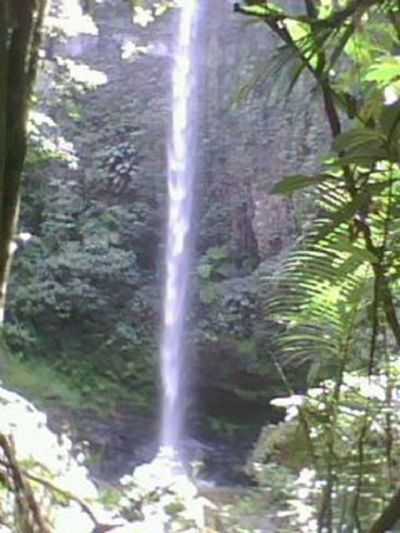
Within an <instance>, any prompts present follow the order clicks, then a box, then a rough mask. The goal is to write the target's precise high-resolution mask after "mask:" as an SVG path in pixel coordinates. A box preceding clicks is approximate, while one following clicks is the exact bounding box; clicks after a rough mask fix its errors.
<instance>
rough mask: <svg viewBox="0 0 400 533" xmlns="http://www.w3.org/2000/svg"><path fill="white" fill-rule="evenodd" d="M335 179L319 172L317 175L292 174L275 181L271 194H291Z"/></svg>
mask: <svg viewBox="0 0 400 533" xmlns="http://www.w3.org/2000/svg"><path fill="white" fill-rule="evenodd" d="M331 179H335V177H334V176H332V175H331V174H320V175H318V176H303V175H301V174H297V175H294V176H286V177H285V178H283V179H282V180H281V181H280V182H279V183H276V184H275V185H274V186H273V187H272V189H271V194H284V195H291V194H293V193H294V192H296V191H299V190H301V189H305V188H306V187H311V186H312V185H318V184H319V183H322V182H323V181H327V180H331Z"/></svg>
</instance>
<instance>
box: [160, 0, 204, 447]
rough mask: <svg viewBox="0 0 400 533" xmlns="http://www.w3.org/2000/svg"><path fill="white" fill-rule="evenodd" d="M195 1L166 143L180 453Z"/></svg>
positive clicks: (170, 363) (179, 45) (167, 373)
mask: <svg viewBox="0 0 400 533" xmlns="http://www.w3.org/2000/svg"><path fill="white" fill-rule="evenodd" d="M198 19H199V6H198V1H197V0H180V13H179V28H178V31H177V35H176V43H175V48H174V63H173V68H172V118H171V129H170V134H169V147H168V198H169V207H168V209H169V213H168V227H167V252H166V283H165V295H164V324H163V337H162V345H161V377H162V386H163V398H162V420H161V447H162V448H164V449H165V448H167V449H170V450H171V451H174V452H175V453H178V452H179V447H180V439H181V436H182V424H183V419H184V415H185V405H184V403H185V399H184V398H183V369H184V325H185V319H186V313H187V292H188V279H189V261H190V257H189V256H190V225H191V224H190V223H191V216H192V189H193V178H194V172H195V170H194V167H195V155H194V154H195V149H194V145H195V128H196V125H195V115H196V104H195V100H196V98H195V92H196V78H197V53H196V42H197V39H196V30H197V23H198Z"/></svg>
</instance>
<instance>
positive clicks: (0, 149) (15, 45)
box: [0, 0, 48, 323]
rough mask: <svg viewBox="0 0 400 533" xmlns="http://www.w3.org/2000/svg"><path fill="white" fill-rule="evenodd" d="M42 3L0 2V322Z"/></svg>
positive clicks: (26, 0)
mask: <svg viewBox="0 0 400 533" xmlns="http://www.w3.org/2000/svg"><path fill="white" fill-rule="evenodd" d="M47 4H48V0H0V323H1V322H2V321H3V319H4V308H5V300H6V293H7V283H8V278H9V274H10V268H11V262H12V256H13V251H14V247H15V245H14V238H15V232H16V228H17V223H18V214H19V204H20V196H21V174H22V169H23V164H24V160H25V156H26V148H27V120H28V111H29V107H30V102H31V98H32V91H33V86H34V82H35V79H36V73H37V66H38V60H39V50H40V44H41V40H42V33H43V22H44V18H45V14H46V9H47Z"/></svg>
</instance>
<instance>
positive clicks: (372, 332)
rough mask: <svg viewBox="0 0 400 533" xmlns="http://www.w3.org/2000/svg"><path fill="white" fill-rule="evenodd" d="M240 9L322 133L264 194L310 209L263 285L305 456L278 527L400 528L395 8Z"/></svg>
mask: <svg viewBox="0 0 400 533" xmlns="http://www.w3.org/2000/svg"><path fill="white" fill-rule="evenodd" d="M248 4H249V5H248V6H246V5H244V6H239V5H238V6H237V9H238V11H241V12H243V13H245V14H247V15H252V16H255V17H259V18H260V19H261V20H263V21H264V22H265V23H266V25H267V26H268V27H269V29H270V30H272V31H273V32H274V33H275V34H276V35H277V36H278V37H279V38H280V40H281V43H282V45H281V47H280V49H279V50H278V51H277V53H276V55H275V57H274V58H273V60H272V61H271V65H272V66H271V69H272V70H274V72H276V73H277V72H279V73H280V75H279V77H278V82H279V83H281V84H282V83H283V84H285V83H286V84H287V85H286V88H287V92H288V93H290V91H291V90H292V88H293V86H294V85H295V84H296V82H297V81H298V79H299V78H300V77H301V76H302V75H307V76H309V77H311V79H312V80H313V83H314V90H315V93H316V94H319V95H320V96H321V99H322V105H323V109H324V113H325V119H326V121H327V124H328V126H329V128H330V131H331V134H332V138H333V142H332V149H331V152H330V153H329V154H327V156H326V158H325V160H324V161H323V162H322V168H321V171H320V173H319V174H317V175H314V176H303V175H296V176H289V177H287V178H285V179H284V180H283V181H281V182H280V183H278V184H277V185H276V186H275V188H274V190H273V192H274V193H278V194H288V195H293V194H299V193H300V191H302V190H303V189H305V188H307V187H309V188H312V191H313V193H312V194H314V200H313V202H312V203H313V206H314V210H315V212H316V216H315V217H314V219H313V221H312V223H311V225H310V228H309V230H308V231H307V232H306V233H305V235H304V236H303V237H302V239H301V242H300V243H299V244H298V246H297V248H296V250H295V251H294V252H293V253H291V254H290V255H289V257H288V258H287V259H286V260H285V261H284V262H283V264H282V265H281V267H280V268H279V269H278V271H277V272H276V274H275V275H274V276H273V277H272V280H271V278H269V279H265V280H264V281H265V283H268V286H269V287H272V295H271V296H270V298H269V302H268V304H267V306H266V311H267V313H268V314H269V316H272V317H274V318H275V320H276V321H277V322H278V323H280V324H282V325H283V326H284V331H283V333H282V335H281V337H280V340H279V345H280V350H281V354H282V355H281V356H280V357H279V358H276V360H275V365H276V367H277V369H278V371H279V372H280V374H281V377H282V379H283V381H284V382H285V384H286V386H287V390H288V393H289V394H292V396H290V397H289V399H288V400H286V402H285V401H283V400H280V401H279V400H277V401H275V402H274V403H275V404H277V405H281V406H286V407H287V408H288V415H289V418H291V419H293V418H295V419H296V420H297V422H296V426H297V431H301V432H302V443H303V446H302V447H304V448H305V449H306V451H307V457H306V458H303V461H302V464H299V465H297V473H298V475H299V477H298V480H297V481H296V483H295V485H294V489H293V491H292V498H289V500H288V505H289V507H290V508H291V510H292V514H290V513H289V515H288V516H289V517H290V527H289V529H288V530H291V531H293V528H296V530H302V531H320V532H322V531H329V532H330V531H344V530H346V531H365V530H369V531H371V532H374V533H376V532H378V531H386V530H388V529H390V528H391V527H393V526H394V524H395V523H396V522H397V520H398V519H399V507H398V499H399V492H396V490H397V491H398V483H399V479H398V476H397V475H396V455H397V452H396V450H397V448H398V446H399V427H400V426H399V420H398V393H397V390H398V386H399V383H398V352H399V348H400V322H399V320H398V316H397V315H398V306H397V304H398V299H399V291H398V288H399V276H398V264H397V263H398V231H399V223H400V220H399V213H398V207H397V206H398V204H399V194H400V188H399V180H400V167H399V161H400V85H399V78H400V61H399V58H398V55H397V52H396V51H397V50H398V43H399V27H400V25H399V17H400V12H399V5H398V3H397V2H393V1H382V2H373V1H369V2H357V1H353V2H341V3H340V4H341V5H340V6H338V5H337V4H336V3H334V2H329V1H328V2H321V3H318V2H313V1H309V2H307V1H306V2H305V3H304V5H305V12H304V14H302V15H299V14H291V13H287V12H285V11H284V10H283V9H281V8H280V7H279V6H277V5H273V4H270V3H268V5H267V4H266V3H263V2H251V3H250V2H248ZM250 4H251V5H250ZM272 70H270V71H269V72H271V71H272ZM255 83H260V79H259V78H258V79H257V80H255ZM281 86H282V85H281ZM283 86H284V85H283ZM293 365H306V366H307V367H308V384H309V387H310V388H309V389H308V392H307V393H306V394H305V395H302V396H296V395H294V394H293V388H292V386H291V384H290V382H289V380H288V379H287V376H286V372H285V369H286V368H288V367H293ZM292 423H293V422H292ZM292 438H293V437H292ZM267 441H268V438H267ZM289 441H290V436H289ZM265 451H266V454H267V455H268V446H267V448H266V450H265ZM283 455H284V454H283ZM280 459H281V462H282V463H283V466H284V467H285V468H286V467H287V466H289V467H291V468H292V471H293V467H294V465H287V461H288V458H285V457H281V458H280ZM285 465H286V466H285ZM301 466H302V467H303V468H300V467H301ZM266 468H267V469H268V468H270V466H268V464H267V465H266ZM277 468H282V467H277ZM304 468H306V470H305V469H304ZM294 471H296V468H294ZM396 487H397V488H396ZM379 512H381V515H380V517H379ZM377 517H378V518H377ZM374 520H375V521H374ZM371 524H372V525H371ZM290 528H292V529H290ZM297 528H298V529H297Z"/></svg>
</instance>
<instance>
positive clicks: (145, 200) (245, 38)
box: [11, 0, 324, 390]
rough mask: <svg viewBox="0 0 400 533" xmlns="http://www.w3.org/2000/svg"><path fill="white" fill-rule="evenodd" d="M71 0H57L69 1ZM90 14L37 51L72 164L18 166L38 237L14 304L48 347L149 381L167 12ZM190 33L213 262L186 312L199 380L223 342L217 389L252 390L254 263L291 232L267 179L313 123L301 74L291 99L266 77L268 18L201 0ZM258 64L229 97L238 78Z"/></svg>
mask: <svg viewBox="0 0 400 533" xmlns="http://www.w3.org/2000/svg"><path fill="white" fill-rule="evenodd" d="M77 2H78V0H68V2H66V3H65V6H69V8H70V9H71V6H72V7H73V6H75V7H76V8H78V3H77ZM75 4H76V5H75ZM286 4H287V5H292V6H293V7H295V6H296V4H297V2H296V1H294V0H293V1H291V2H287V3H286ZM60 5H61V4H60ZM60 9H61V8H60ZM92 15H93V20H94V23H95V25H96V27H97V30H98V31H97V33H95V34H78V35H75V36H73V37H68V38H67V39H66V40H65V42H64V43H60V42H59V41H58V40H54V42H53V43H51V46H50V47H49V50H48V60H47V61H46V64H47V72H48V73H50V74H48V75H45V76H43V78H42V82H41V91H42V92H43V93H44V95H45V100H46V104H45V111H46V112H47V113H48V114H49V115H50V116H51V117H52V118H53V119H54V120H55V122H56V123H57V126H56V128H55V130H54V131H53V130H52V133H51V135H53V136H57V135H58V136H60V135H62V136H63V138H64V139H65V140H66V141H67V142H69V143H72V144H71V149H70V152H71V153H70V155H71V154H72V159H73V163H74V164H70V163H71V161H69V162H68V164H67V163H65V162H61V163H60V162H50V163H47V165H46V167H45V168H44V169H43V167H40V168H39V170H38V168H37V167H35V166H33V168H32V169H31V170H29V175H28V176H27V187H26V188H27V193H26V200H25V206H26V207H25V214H24V229H26V230H28V231H31V232H32V233H33V234H34V235H35V236H36V237H37V240H35V241H34V244H33V245H32V246H36V248H32V250H31V252H29V247H27V248H28V249H27V251H26V253H27V254H28V256H26V255H25V256H24V252H21V254H20V261H18V258H17V263H16V273H15V276H14V285H13V290H12V291H11V297H12V309H13V313H14V314H15V315H16V316H17V318H18V319H21V320H23V321H24V322H25V323H30V324H31V325H32V327H33V328H34V329H35V331H36V333H37V332H38V331H39V332H40V335H42V336H44V337H47V338H48V339H49V338H51V339H52V340H51V343H50V345H51V348H52V350H53V352H54V353H59V352H63V353H64V355H66V356H68V351H69V350H73V351H74V352H75V353H76V354H78V357H80V354H82V353H93V355H91V356H89V358H90V357H92V363H93V364H94V365H95V366H97V365H100V366H101V365H103V366H104V367H107V371H109V370H110V369H109V367H110V364H111V367H112V368H111V370H112V372H114V376H113V377H115V378H116V379H119V380H120V379H122V380H125V379H127V380H128V381H129V379H130V378H132V379H133V380H136V381H138V382H139V384H140V383H141V384H142V385H143V383H144V382H145V383H148V381H149V379H150V381H151V380H153V381H154V377H152V378H149V377H148V368H149V367H151V364H152V363H151V361H152V360H153V353H154V351H157V333H155V332H157V329H158V323H159V309H160V290H159V288H160V284H159V280H160V274H161V272H162V267H161V266H160V265H162V261H161V258H162V253H163V237H164V230H163V221H164V219H165V168H166V131H167V126H168V118H169V91H170V88H169V72H170V62H171V54H170V50H171V42H172V38H173V34H174V31H175V30H174V28H175V26H174V24H175V15H174V13H173V12H168V13H167V14H165V15H163V16H160V17H157V18H156V19H155V21H154V22H152V23H150V24H149V25H148V26H146V27H144V28H143V27H140V26H139V25H137V24H136V25H133V24H132V13H131V8H130V5H129V3H127V2H122V1H121V0H104V1H102V2H99V3H95V4H94V5H93V6H92ZM76 20H77V19H76ZM63 24H64V26H68V25H72V26H73V25H74V21H73V20H72V19H68V17H66V19H65V22H64V23H63ZM199 38H200V39H202V41H203V44H204V46H203V61H202V64H203V68H202V76H201V84H200V85H201V86H200V89H199V94H200V114H201V120H200V123H201V128H200V132H199V139H200V142H199V172H198V182H197V197H198V211H197V215H196V221H197V222H196V224H197V226H198V239H197V249H198V258H199V262H200V263H201V261H203V260H204V262H205V264H206V266H207V268H208V271H210V272H211V274H210V275H209V274H207V276H209V277H208V278H207V279H206V280H205V284H206V286H205V289H206V290H205V291H203V298H201V297H200V300H201V303H200V305H197V307H196V304H195V306H194V307H195V312H196V323H197V325H199V324H201V323H202V322H207V320H208V323H206V326H205V330H206V335H203V337H202V338H203V341H202V342H200V343H199V349H198V357H197V366H198V368H197V370H198V376H200V377H199V378H198V379H199V380H200V381H201V379H202V378H201V376H203V377H204V379H209V378H210V375H211V374H212V372H210V368H211V367H213V368H214V366H213V365H214V362H215V359H214V362H213V358H214V357H218V355H217V353H219V354H222V353H223V354H225V355H224V357H226V358H227V359H229V358H231V359H230V360H229V361H226V362H224V363H223V364H219V365H218V368H220V370H218V372H216V373H215V372H214V385H213V386H216V387H218V382H219V383H220V384H222V385H221V387H222V388H224V387H225V388H232V389H234V388H235V387H239V388H242V386H243V387H244V388H245V389H246V388H247V389H249V390H251V389H252V388H253V387H254V385H255V383H257V387H258V388H262V387H264V386H265V383H266V382H267V381H268V378H266V379H261V380H260V377H259V368H258V367H257V364H255V363H254V353H253V352H257V353H258V355H259V356H260V357H263V358H264V359H265V351H266V347H265V336H263V335H264V333H263V334H262V335H258V333H257V331H261V330H262V329H263V328H264V327H265V323H264V321H263V320H264V319H263V317H262V310H261V308H262V305H261V304H260V302H259V301H257V298H258V295H257V287H255V284H256V281H255V278H254V279H253V278H252V274H253V272H254V271H255V269H256V268H257V266H258V265H259V264H260V263H268V262H269V261H270V260H271V259H272V258H273V257H274V256H276V255H278V254H279V253H280V252H281V251H282V250H285V249H287V247H288V246H289V245H290V243H291V242H292V241H293V238H294V236H295V235H296V231H297V228H296V216H295V212H294V208H293V206H292V204H291V202H290V201H287V200H283V199H281V198H277V197H275V196H271V195H270V193H269V191H270V189H271V186H272V185H273V183H275V182H276V181H277V180H279V178H280V177H281V176H284V175H287V174H291V173H300V172H307V171H311V170H312V168H314V167H315V165H316V157H315V153H316V152H318V151H319V149H320V148H321V147H322V146H321V143H322V141H321V140H322V139H323V138H324V137H323V130H322V127H321V126H320V125H319V123H318V120H317V116H318V111H319V109H318V108H319V103H318V98H317V97H316V94H315V92H313V87H312V85H311V84H310V83H308V82H304V83H301V84H300V85H299V87H298V88H297V89H296V90H295V91H294V92H293V94H292V95H291V97H290V99H288V98H286V97H285V96H284V94H283V92H282V87H281V88H279V86H278V88H276V87H275V88H274V83H273V82H275V81H276V80H273V79H271V76H263V73H264V72H265V71H266V68H267V63H268V59H269V56H270V54H271V53H272V51H273V50H274V49H275V48H276V46H277V44H278V43H277V42H276V40H275V39H274V38H273V37H272V36H271V34H270V33H269V31H268V29H267V27H266V26H265V25H263V24H261V23H260V24H256V25H255V24H249V21H248V20H246V19H244V18H243V17H241V16H240V15H237V14H234V13H233V11H232V5H231V3H230V2H228V1H226V0H213V1H212V2H211V0H209V2H208V7H207V16H206V19H205V24H204V26H203V28H202V32H201V35H200V36H199ZM130 52H132V53H130ZM128 55H130V58H129V59H128V58H127V57H125V56H128ZM83 66H84V67H83ZM85 69H86V70H85ZM67 71H68V75H67V74H66V73H67ZM82 73H83V74H85V73H86V78H87V79H86V81H85V82H82V90H81V91H80V92H78V91H77V90H76V85H75V84H74V83H73V81H72V80H74V79H75V81H76V77H77V76H78V78H79V75H82ZM88 73H89V75H87V74H88ZM99 76H100V78H99ZM260 77H261V78H262V77H265V80H264V81H263V82H262V83H257V84H255V87H254V90H253V91H250V93H249V96H248V97H247V98H245V99H242V100H241V99H240V94H241V93H242V92H243V91H241V88H243V87H245V86H246V85H252V84H253V80H255V79H256V78H260ZM99 79H100V81H101V83H100V84H99V86H98V87H96V88H92V89H91V90H87V86H88V84H89V86H90V85H96V83H95V80H99ZM60 80H62V83H61V81H60ZM105 81H106V83H103V82H105ZM58 82H59V83H58ZM57 83H58V85H57ZM239 100H241V101H239ZM51 135H50V136H51ZM28 178H29V179H28ZM39 188H40V190H41V193H40V195H39V196H38V193H37V191H38V189H39ZM35 243H36V244H35ZM210 250H211V252H210ZM29 253H30V254H31V255H30V256H29ZM88 254H89V255H88ZM129 254H133V256H132V257H131V255H129ZM121 257H122V258H123V259H121ZM29 261H31V263H32V265H33V266H32V267H30V268H28V269H27V267H26V265H27V264H28V262H29ZM78 265H79V266H80V269H81V271H83V270H84V272H83V273H82V272H80V273H79V272H78V271H77V266H78ZM82 265H85V266H82ZM99 265H102V269H101V270H99ZM133 271H134V274H133ZM32 273H34V274H32ZM38 273H39V274H38ZM32 276H33V277H32ZM35 276H36V277H35ZM79 276H81V277H80V278H79V281H78V277H79ZM82 276H83V277H82ZM82 279H83V280H84V283H83V282H82ZM82 283H83V284H82ZM27 288H28V289H29V292H28V293H26V290H27ZM203 289H204V287H203ZM24 291H25V292H24ZM235 291H236V292H235ZM236 293H237V294H236ZM195 300H196V298H195ZM28 304H29V305H28ZM218 305H219V306H220V307H218ZM225 313H228V314H227V316H225ZM229 313H230V314H229ZM232 317H233V318H232ZM219 321H220V322H221V323H222V326H221V328H220V329H219V330H216V331H214V330H213V331H212V332H211V333H210V332H209V328H210V327H211V326H212V327H214V326H215V323H217V322H218V323H219ZM210 323H212V324H211V326H210ZM199 327H200V326H199ZM207 328H208V329H207ZM211 329H212V328H211ZM221 331H222V333H221ZM203 333H204V332H203ZM257 335H258V336H257ZM204 338H206V341H204ZM210 346H211V348H210ZM110 351H112V353H113V358H112V362H111V363H110V358H109V353H110ZM143 354H145V355H143ZM202 354H203V355H204V357H202ZM258 355H257V357H258ZM99 361H100V362H99ZM132 361H133V362H132ZM143 361H144V362H143ZM113 365H114V366H113ZM146 369H147V370H146ZM215 374H218V375H215ZM143 376H145V377H143ZM252 376H253V378H254V379H253V378H252ZM199 386H200V388H201V387H202V386H204V383H200V385H199Z"/></svg>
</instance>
